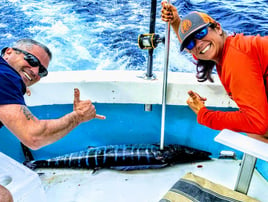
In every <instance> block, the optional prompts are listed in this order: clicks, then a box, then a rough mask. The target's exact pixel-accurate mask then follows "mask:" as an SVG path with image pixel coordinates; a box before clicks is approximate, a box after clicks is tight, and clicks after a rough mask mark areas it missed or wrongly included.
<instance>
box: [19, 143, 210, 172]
mask: <svg viewBox="0 0 268 202" xmlns="http://www.w3.org/2000/svg"><path fill="white" fill-rule="evenodd" d="M210 155H211V153H210V152H206V151H202V150H198V149H194V148H191V147H187V146H182V145H178V144H169V145H166V146H164V148H163V149H162V150H161V149H160V147H159V145H157V144H123V145H107V146H99V147H89V148H88V149H86V150H83V151H79V152H74V153H69V154H66V155H63V156H58V157H55V158H51V159H46V160H32V161H25V162H24V163H23V164H24V165H25V166H27V167H29V168H31V169H36V168H74V169H75V168H84V169H93V170H98V169H101V168H109V169H115V170H126V171H127V170H141V169H158V168H163V167H167V166H169V165H173V164H177V163H187V162H197V161H204V160H210V157H209V156H210Z"/></svg>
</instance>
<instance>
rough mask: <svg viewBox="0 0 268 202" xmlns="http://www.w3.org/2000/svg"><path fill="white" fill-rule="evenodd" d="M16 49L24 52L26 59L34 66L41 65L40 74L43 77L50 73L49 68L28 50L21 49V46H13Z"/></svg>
mask: <svg viewBox="0 0 268 202" xmlns="http://www.w3.org/2000/svg"><path fill="white" fill-rule="evenodd" d="M12 49H13V50H15V51H19V52H21V53H23V54H24V60H26V61H27V62H28V64H29V65H31V66H32V67H39V70H38V75H39V76H40V77H41V78H42V77H45V76H47V75H48V71H47V69H46V68H45V67H44V66H43V65H42V64H41V62H40V61H39V60H38V58H37V57H36V56H34V55H32V54H31V53H28V52H27V51H24V50H21V49H19V48H12Z"/></svg>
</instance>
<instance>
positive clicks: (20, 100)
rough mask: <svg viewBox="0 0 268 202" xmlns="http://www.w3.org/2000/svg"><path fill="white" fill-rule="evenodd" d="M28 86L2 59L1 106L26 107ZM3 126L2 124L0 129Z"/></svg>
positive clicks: (0, 66) (0, 69) (0, 74)
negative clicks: (14, 105)
mask: <svg viewBox="0 0 268 202" xmlns="http://www.w3.org/2000/svg"><path fill="white" fill-rule="evenodd" d="M25 92H26V86H25V84H24V83H23V81H22V78H21V76H20V75H19V73H18V72H17V71H16V70H15V69H13V68H12V67H11V66H10V65H9V64H8V63H7V62H6V61H5V60H4V59H3V58H2V57H0V105H5V104H20V105H25V101H24V97H23V95H24V94H25ZM2 126H3V124H2V123H1V122H0V128H1V127H2Z"/></svg>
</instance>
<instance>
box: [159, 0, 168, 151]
mask: <svg viewBox="0 0 268 202" xmlns="http://www.w3.org/2000/svg"><path fill="white" fill-rule="evenodd" d="M168 3H170V0H169V1H168ZM169 44H170V22H167V23H166V36H165V58H164V61H165V63H164V73H163V89H162V120H161V139H160V149H161V150H162V149H164V138H165V117H166V97H167V76H168V62H169Z"/></svg>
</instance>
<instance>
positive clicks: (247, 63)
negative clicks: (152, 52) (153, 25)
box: [162, 2, 268, 142]
mask: <svg viewBox="0 0 268 202" xmlns="http://www.w3.org/2000/svg"><path fill="white" fill-rule="evenodd" d="M162 20H163V21H165V22H170V24H171V26H172V28H173V30H174V31H175V33H176V35H177V37H178V39H179V41H180V42H181V47H180V50H181V51H182V50H184V49H186V50H187V51H188V52H189V53H191V54H192V55H193V57H194V58H196V59H197V78H198V81H206V80H209V81H212V82H213V79H212V77H211V72H212V69H213V68H214V66H216V68H217V73H218V75H219V77H220V80H221V82H222V84H223V86H224V88H225V90H226V92H227V93H228V95H229V96H230V97H231V98H232V99H233V100H234V101H235V102H236V104H237V106H238V107H239V110H237V111H229V112H223V111H213V110H209V109H207V108H206V107H205V101H206V98H202V97H201V96H199V95H198V94H197V93H196V92H193V91H189V92H188V94H189V96H190V97H189V98H188V100H187V104H188V105H189V107H190V108H191V109H192V110H193V111H194V112H195V113H196V114H197V121H198V123H200V124H202V125H205V126H207V127H209V128H212V129H215V130H222V129H230V130H233V131H237V132H246V133H247V134H248V135H249V136H251V137H254V138H257V139H260V140H262V141H265V142H268V139H267V138H265V137H268V103H267V91H268V84H267V83H268V81H267V80H268V77H267V71H268V70H267V69H268V36H264V37H261V36H259V35H257V36H244V35H243V34H234V35H231V36H228V35H227V33H226V32H225V31H224V30H223V29H222V27H221V25H220V24H219V23H218V22H216V21H215V20H214V19H213V18H211V17H210V16H209V15H207V14H205V13H201V12H191V13H189V14H188V15H186V16H185V17H184V18H182V19H181V18H180V17H179V15H178V12H177V9H176V8H175V7H174V6H173V5H171V4H167V2H162Z"/></svg>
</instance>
